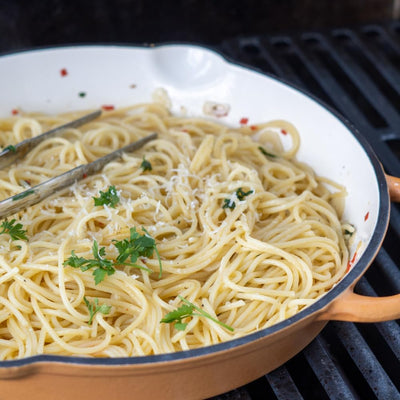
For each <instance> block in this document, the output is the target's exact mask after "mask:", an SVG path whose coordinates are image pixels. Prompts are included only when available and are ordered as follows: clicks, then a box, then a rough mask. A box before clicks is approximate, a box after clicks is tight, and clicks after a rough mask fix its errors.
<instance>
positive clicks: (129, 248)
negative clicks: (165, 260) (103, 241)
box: [113, 227, 162, 278]
mask: <svg viewBox="0 0 400 400" xmlns="http://www.w3.org/2000/svg"><path fill="white" fill-rule="evenodd" d="M142 229H143V231H144V232H145V234H144V235H141V234H140V233H138V232H137V231H136V228H135V227H134V228H131V229H130V237H129V239H124V240H119V241H117V240H113V242H114V246H115V247H116V248H117V250H118V253H119V255H118V257H117V264H123V265H129V266H132V267H136V268H140V269H144V270H146V271H148V272H152V271H151V270H149V269H148V268H146V267H143V266H141V265H138V264H136V261H137V259H138V258H139V257H151V256H152V255H153V252H155V253H156V255H157V258H158V264H159V267H160V273H159V277H160V278H161V276H162V264H161V258H160V254H159V253H158V250H157V247H156V242H155V240H154V239H153V238H152V237H151V236H150V235H149V233H148V232H147V231H146V230H145V229H144V228H142ZM127 259H129V260H130V263H127V262H126V260H127Z"/></svg>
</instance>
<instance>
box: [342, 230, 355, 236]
mask: <svg viewBox="0 0 400 400" xmlns="http://www.w3.org/2000/svg"><path fill="white" fill-rule="evenodd" d="M353 233H354V231H353V232H351V231H349V230H348V229H345V230H344V234H345V235H349V236H352V235H353Z"/></svg>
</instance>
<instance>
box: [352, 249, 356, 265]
mask: <svg viewBox="0 0 400 400" xmlns="http://www.w3.org/2000/svg"><path fill="white" fill-rule="evenodd" d="M356 258H357V252H356V251H355V252H354V255H353V258H352V259H351V261H350V263H351V264H354V261H356Z"/></svg>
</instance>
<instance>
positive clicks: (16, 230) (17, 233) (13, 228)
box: [0, 219, 28, 241]
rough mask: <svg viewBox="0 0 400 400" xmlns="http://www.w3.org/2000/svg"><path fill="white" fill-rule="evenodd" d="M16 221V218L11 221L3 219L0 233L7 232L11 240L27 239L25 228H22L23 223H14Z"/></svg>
mask: <svg viewBox="0 0 400 400" xmlns="http://www.w3.org/2000/svg"><path fill="white" fill-rule="evenodd" d="M16 222H17V221H16V219H12V220H11V221H7V220H5V221H3V222H2V224H1V225H0V228H2V230H1V231H0V234H2V233H8V234H9V235H10V237H11V240H26V241H28V238H27V237H26V230H25V229H23V225H22V224H21V223H17V224H16Z"/></svg>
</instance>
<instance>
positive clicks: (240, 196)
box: [236, 187, 254, 201]
mask: <svg viewBox="0 0 400 400" xmlns="http://www.w3.org/2000/svg"><path fill="white" fill-rule="evenodd" d="M252 193H254V190H252V189H250V190H249V191H248V192H244V191H243V189H242V188H241V187H240V188H239V189H238V190H236V197H237V198H238V199H239V200H240V201H242V200H244V198H245V197H246V196H248V195H249V194H252Z"/></svg>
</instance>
